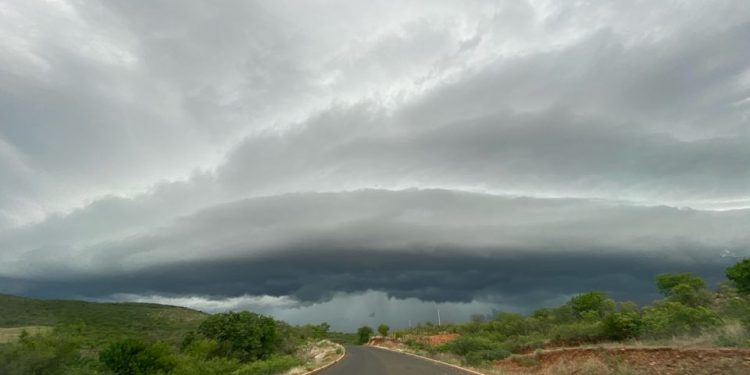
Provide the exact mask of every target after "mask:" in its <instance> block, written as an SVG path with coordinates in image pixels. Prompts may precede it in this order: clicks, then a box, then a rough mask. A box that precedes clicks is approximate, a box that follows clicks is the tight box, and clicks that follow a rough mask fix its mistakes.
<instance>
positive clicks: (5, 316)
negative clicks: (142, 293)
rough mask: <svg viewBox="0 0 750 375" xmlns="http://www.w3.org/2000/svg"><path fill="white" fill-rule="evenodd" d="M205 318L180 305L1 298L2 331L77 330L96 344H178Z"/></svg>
mask: <svg viewBox="0 0 750 375" xmlns="http://www.w3.org/2000/svg"><path fill="white" fill-rule="evenodd" d="M206 317H208V315H207V314H205V313H202V312H200V311H196V310H191V309H188V308H184V307H177V306H167V305H157V304H145V303H97V302H85V301H69V300H42V299H32V298H25V297H18V296H11V295H0V328H13V327H29V326H34V327H38V326H42V327H56V328H58V329H61V330H75V331H79V332H81V333H83V334H84V335H83V336H85V337H87V338H88V339H89V340H91V341H93V342H94V343H100V342H103V341H109V339H110V338H123V337H147V338H149V339H152V340H162V341H167V342H170V343H173V344H176V343H179V342H180V341H181V340H182V338H183V337H185V334H186V333H187V332H188V331H191V330H195V329H196V328H197V327H198V325H199V324H200V323H201V322H202V321H203V320H205V319H206Z"/></svg>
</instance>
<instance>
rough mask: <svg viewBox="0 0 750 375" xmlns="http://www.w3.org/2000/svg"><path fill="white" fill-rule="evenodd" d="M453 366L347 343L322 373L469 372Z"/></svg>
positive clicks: (454, 374) (406, 374)
mask: <svg viewBox="0 0 750 375" xmlns="http://www.w3.org/2000/svg"><path fill="white" fill-rule="evenodd" d="M467 374H469V373H467V372H464V371H460V370H458V369H455V368H453V367H449V366H443V365H440V364H437V363H434V362H430V361H425V360H423V359H419V358H416V357H412V356H410V355H406V354H400V353H394V352H390V351H387V350H383V349H376V348H370V347H366V346H348V347H347V348H346V357H344V359H343V360H341V362H339V363H337V364H335V365H333V366H332V367H330V368H328V369H326V370H324V371H323V372H321V373H320V375H467Z"/></svg>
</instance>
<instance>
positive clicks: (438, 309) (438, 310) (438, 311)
mask: <svg viewBox="0 0 750 375" xmlns="http://www.w3.org/2000/svg"><path fill="white" fill-rule="evenodd" d="M436 308H437V313H438V327H440V308H439V307H436Z"/></svg>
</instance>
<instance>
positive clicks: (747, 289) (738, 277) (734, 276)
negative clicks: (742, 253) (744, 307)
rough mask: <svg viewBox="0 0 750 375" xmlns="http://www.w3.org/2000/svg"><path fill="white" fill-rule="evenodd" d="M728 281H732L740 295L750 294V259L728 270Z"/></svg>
mask: <svg viewBox="0 0 750 375" xmlns="http://www.w3.org/2000/svg"><path fill="white" fill-rule="evenodd" d="M726 275H727V279H729V280H732V281H733V282H734V284H735V285H736V286H737V291H739V292H740V293H750V259H744V260H742V261H740V262H737V263H736V264H734V265H733V266H731V267H729V268H727V271H726Z"/></svg>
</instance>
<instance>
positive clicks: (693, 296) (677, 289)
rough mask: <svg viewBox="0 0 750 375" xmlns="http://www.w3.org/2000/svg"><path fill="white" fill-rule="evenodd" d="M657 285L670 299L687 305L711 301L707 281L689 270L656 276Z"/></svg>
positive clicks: (698, 304) (701, 304) (697, 304)
mask: <svg viewBox="0 0 750 375" xmlns="http://www.w3.org/2000/svg"><path fill="white" fill-rule="evenodd" d="M656 287H657V288H658V289H659V291H660V292H661V293H662V294H663V295H664V296H665V297H667V299H668V300H669V301H672V302H679V303H681V304H683V305H685V306H693V307H697V306H706V305H708V304H709V303H710V302H711V295H710V293H709V292H708V290H706V283H705V282H703V279H701V278H700V277H698V276H695V275H693V274H692V273H689V272H683V273H664V274H661V275H659V276H657V277H656Z"/></svg>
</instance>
